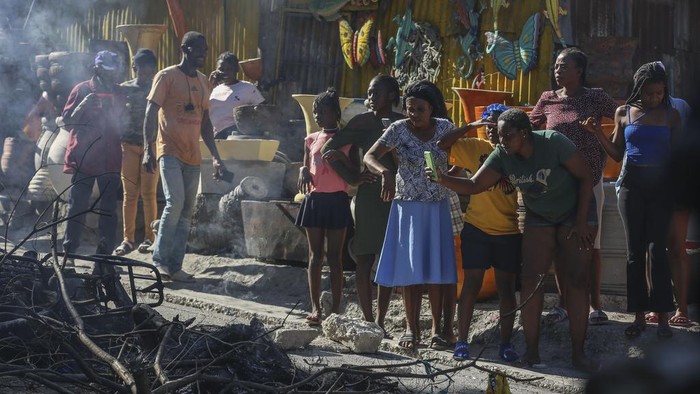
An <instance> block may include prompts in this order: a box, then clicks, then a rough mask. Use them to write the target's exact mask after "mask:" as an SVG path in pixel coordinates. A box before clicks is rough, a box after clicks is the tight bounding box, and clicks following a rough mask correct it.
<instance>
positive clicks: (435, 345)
mask: <svg viewBox="0 0 700 394" xmlns="http://www.w3.org/2000/svg"><path fill="white" fill-rule="evenodd" d="M449 347H450V344H449V342H447V341H446V340H445V339H444V338H443V337H441V336H439V335H433V336H432V337H431V338H430V348H431V349H433V350H447V349H448V348H449Z"/></svg>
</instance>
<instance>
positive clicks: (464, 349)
mask: <svg viewBox="0 0 700 394" xmlns="http://www.w3.org/2000/svg"><path fill="white" fill-rule="evenodd" d="M452 358H454V359H455V360H457V361H466V360H469V344H468V343H467V342H462V341H457V343H456V344H455V350H454V353H453V354H452Z"/></svg>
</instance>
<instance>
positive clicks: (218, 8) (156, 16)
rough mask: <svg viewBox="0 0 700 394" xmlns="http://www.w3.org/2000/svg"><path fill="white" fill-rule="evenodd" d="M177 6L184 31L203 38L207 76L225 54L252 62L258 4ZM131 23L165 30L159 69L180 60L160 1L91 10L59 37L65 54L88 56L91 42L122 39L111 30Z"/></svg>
mask: <svg viewBox="0 0 700 394" xmlns="http://www.w3.org/2000/svg"><path fill="white" fill-rule="evenodd" d="M180 3H181V5H182V9H183V13H184V14H185V25H186V26H187V29H188V30H196V31H199V32H201V33H202V34H204V36H205V37H207V41H208V44H209V53H208V56H207V62H206V64H205V66H204V69H203V70H202V71H203V72H205V73H206V74H208V72H209V71H211V70H213V69H214V68H216V58H217V57H218V55H219V54H220V53H221V52H224V51H227V50H228V51H232V52H233V53H235V54H236V55H237V56H238V58H239V59H241V60H243V59H250V58H254V57H257V53H258V51H257V48H258V27H259V25H260V23H259V22H260V14H259V3H258V1H257V0H180ZM103 9H104V8H103ZM132 23H147V24H149V23H153V24H165V25H168V30H167V31H166V32H165V34H164V35H163V37H162V38H161V41H160V44H159V46H158V53H157V55H158V59H159V66H160V67H161V68H163V67H166V66H169V65H172V64H175V63H178V62H179V61H180V41H179V40H178V39H177V38H176V36H175V31H174V30H173V28H172V27H171V23H170V18H169V16H168V8H167V6H166V3H165V1H164V0H159V1H153V0H149V1H143V0H137V1H132V2H129V3H127V5H125V6H118V5H117V6H115V7H114V8H112V9H109V10H105V11H97V9H96V8H93V9H91V10H90V11H89V12H88V13H87V15H86V17H85V19H84V20H83V21H81V22H79V23H75V24H73V25H71V26H69V27H68V28H67V29H66V30H65V31H63V32H59V34H62V35H63V38H65V41H66V42H67V43H68V46H69V50H71V51H87V50H88V46H89V40H90V39H91V38H93V39H101V40H117V41H121V40H123V38H122V37H121V34H119V33H118V32H117V31H116V29H115V28H116V26H117V25H121V24H132ZM224 23H227V25H226V26H225V25H224ZM241 76H243V75H241Z"/></svg>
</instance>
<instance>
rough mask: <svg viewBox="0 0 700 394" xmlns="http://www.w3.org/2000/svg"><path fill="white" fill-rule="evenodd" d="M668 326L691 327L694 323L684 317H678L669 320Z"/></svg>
mask: <svg viewBox="0 0 700 394" xmlns="http://www.w3.org/2000/svg"><path fill="white" fill-rule="evenodd" d="M668 324H670V325H672V326H674V327H690V326H692V325H693V322H692V321H691V320H690V319H688V318H687V317H685V316H683V315H676V316H673V317H672V318H670V319H668Z"/></svg>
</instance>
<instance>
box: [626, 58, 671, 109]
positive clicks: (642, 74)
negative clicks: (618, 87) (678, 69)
mask: <svg viewBox="0 0 700 394" xmlns="http://www.w3.org/2000/svg"><path fill="white" fill-rule="evenodd" d="M632 80H633V81H634V87H633V88H632V94H631V95H630V97H629V98H628V99H627V101H625V104H632V103H634V102H636V101H640V100H641V99H642V88H644V84H646V83H647V82H650V83H655V82H662V83H663V84H664V98H663V100H662V102H663V103H664V104H665V105H666V106H667V107H668V106H670V105H671V100H670V99H669V94H668V78H667V76H666V68H664V65H663V64H662V63H661V62H650V63H646V64H642V66H641V67H639V69H638V70H637V72H635V73H634V77H633V79H632Z"/></svg>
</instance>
